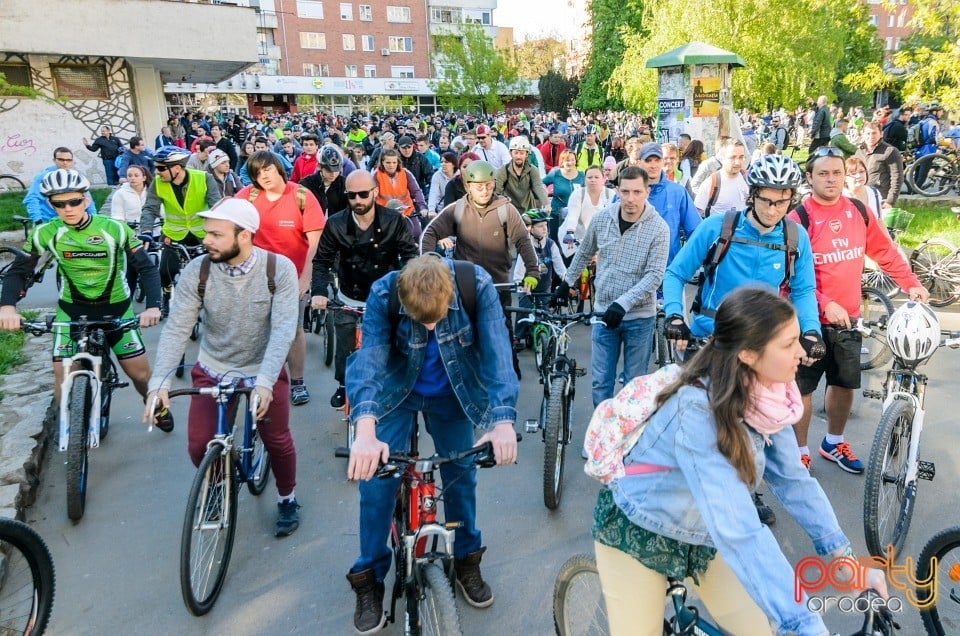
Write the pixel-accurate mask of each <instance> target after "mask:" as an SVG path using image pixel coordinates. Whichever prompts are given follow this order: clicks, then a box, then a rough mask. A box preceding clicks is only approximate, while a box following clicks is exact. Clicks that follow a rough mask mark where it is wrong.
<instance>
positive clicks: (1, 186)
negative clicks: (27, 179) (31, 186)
mask: <svg viewBox="0 0 960 636" xmlns="http://www.w3.org/2000/svg"><path fill="white" fill-rule="evenodd" d="M25 189H26V186H25V185H24V183H23V181H21V180H20V179H19V178H18V177H15V176H13V175H12V174H0V193H3V192H20V191H21V190H25Z"/></svg>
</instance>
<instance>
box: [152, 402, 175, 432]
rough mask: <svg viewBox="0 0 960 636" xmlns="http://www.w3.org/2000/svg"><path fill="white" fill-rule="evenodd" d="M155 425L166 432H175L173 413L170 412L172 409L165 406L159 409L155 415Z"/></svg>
mask: <svg viewBox="0 0 960 636" xmlns="http://www.w3.org/2000/svg"><path fill="white" fill-rule="evenodd" d="M153 425H154V426H156V427H157V428H159V429H160V430H161V431H163V432H164V433H171V432H173V413H171V412H170V409H168V408H166V407H164V408H163V409H161V410H159V411H157V413H156V415H154V416H153Z"/></svg>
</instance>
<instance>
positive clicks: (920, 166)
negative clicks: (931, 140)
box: [907, 153, 957, 197]
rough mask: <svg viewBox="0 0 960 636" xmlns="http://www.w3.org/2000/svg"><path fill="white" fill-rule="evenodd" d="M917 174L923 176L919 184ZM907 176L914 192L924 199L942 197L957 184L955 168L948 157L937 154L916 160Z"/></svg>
mask: <svg viewBox="0 0 960 636" xmlns="http://www.w3.org/2000/svg"><path fill="white" fill-rule="evenodd" d="M918 173H919V174H922V175H924V176H923V181H922V182H921V183H917V181H918V180H919V179H918ZM907 175H908V176H909V178H910V185H911V186H912V187H913V189H914V191H916V193H917V194H922V195H923V196H925V197H939V196H943V195H944V194H946V193H947V192H949V191H950V188H952V187H954V185H955V184H956V183H957V168H956V166H955V165H954V164H953V161H951V160H950V158H949V157H947V156H945V155H941V154H939V153H937V154H932V155H926V156H925V157H920V158H919V159H917V160H916V161H915V162H914V163H913V166H912V167H911V170H910V171H909V172H908V173H907Z"/></svg>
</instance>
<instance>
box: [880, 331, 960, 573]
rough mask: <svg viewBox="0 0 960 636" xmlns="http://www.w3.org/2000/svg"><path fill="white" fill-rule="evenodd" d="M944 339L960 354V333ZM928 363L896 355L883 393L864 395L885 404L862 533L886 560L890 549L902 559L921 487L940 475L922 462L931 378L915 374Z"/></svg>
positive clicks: (949, 333) (944, 334)
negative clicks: (904, 359)
mask: <svg viewBox="0 0 960 636" xmlns="http://www.w3.org/2000/svg"><path fill="white" fill-rule="evenodd" d="M941 336H942V337H943V338H944V340H943V341H942V342H941V343H940V347H944V346H947V347H950V348H952V349H956V348H960V331H941ZM934 352H936V349H934V350H933V351H932V352H931V354H930V355H931V356H932V355H933V353H934ZM927 359H929V357H928V358H926V359H924V360H921V361H920V362H919V363H911V364H906V363H905V362H904V361H903V360H901V359H900V357H899V356H896V355H895V356H894V363H893V366H892V367H891V368H890V369H889V370H888V371H887V379H886V381H885V383H884V385H883V389H881V390H880V391H864V392H863V395H864V397H869V398H875V399H881V400H883V410H882V412H881V414H880V423H879V425H878V426H877V432H876V434H875V435H874V438H873V446H872V447H871V449H870V459H869V461H868V462H867V468H866V472H865V479H866V483H865V486H864V493H863V533H864V535H865V537H866V541H867V550H868V551H869V552H870V554H872V555H873V556H877V557H884V556H886V552H887V547H888V546H893V550H894V554H899V553H900V549H901V548H902V547H903V542H904V540H905V539H906V537H907V531H908V530H909V529H910V520H911V518H912V517H913V509H914V501H915V499H916V497H917V488H918V486H919V482H920V480H921V479H924V480H927V481H933V478H934V476H935V475H936V466H934V463H933V462H928V461H921V460H920V434H921V433H922V431H923V423H924V417H925V415H926V411H925V409H924V398H925V396H926V386H927V376H926V375H924V374H923V373H920V372H919V371H917V370H916V368H917V367H918V366H919V365H920V364H922V363H923V362H926V360H927Z"/></svg>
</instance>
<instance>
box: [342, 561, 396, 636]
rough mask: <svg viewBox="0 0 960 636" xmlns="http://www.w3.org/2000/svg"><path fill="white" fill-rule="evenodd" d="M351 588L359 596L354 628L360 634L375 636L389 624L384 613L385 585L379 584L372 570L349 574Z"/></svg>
mask: <svg viewBox="0 0 960 636" xmlns="http://www.w3.org/2000/svg"><path fill="white" fill-rule="evenodd" d="M347 580H348V581H350V587H352V588H353V591H354V592H356V594H357V608H356V609H355V610H354V612H353V627H354V629H356V630H357V633H358V634H375V633H377V632H379V631H380V630H381V629H383V626H384V625H385V624H386V623H387V615H386V614H384V613H383V589H384V587H383V583H382V582H380V583H378V582H377V579H376V577H375V576H374V574H373V570H372V569H366V570H363V571H362V572H356V573H354V572H347Z"/></svg>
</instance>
